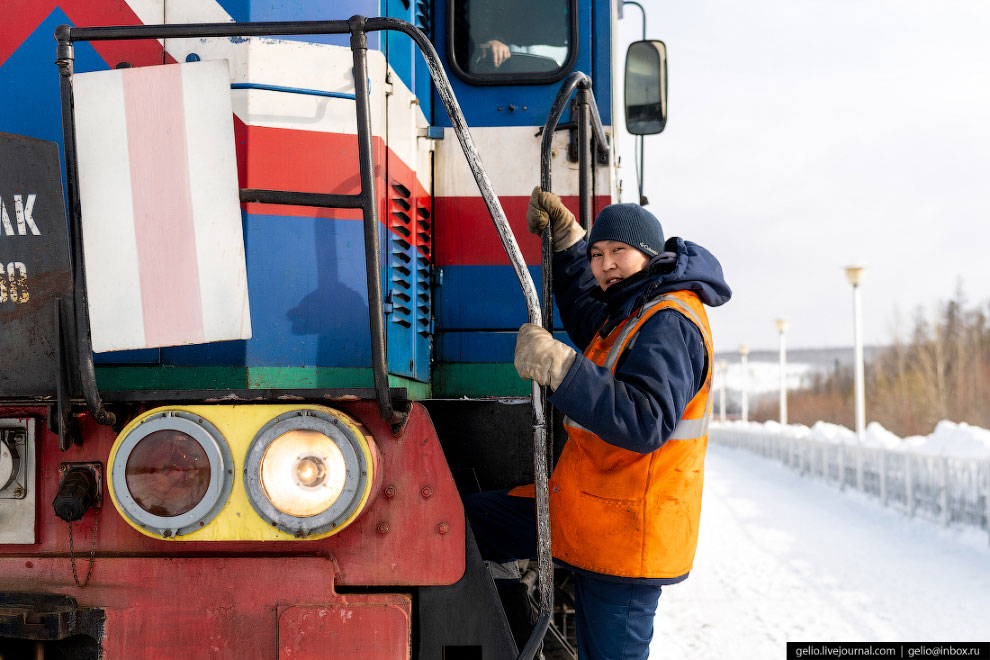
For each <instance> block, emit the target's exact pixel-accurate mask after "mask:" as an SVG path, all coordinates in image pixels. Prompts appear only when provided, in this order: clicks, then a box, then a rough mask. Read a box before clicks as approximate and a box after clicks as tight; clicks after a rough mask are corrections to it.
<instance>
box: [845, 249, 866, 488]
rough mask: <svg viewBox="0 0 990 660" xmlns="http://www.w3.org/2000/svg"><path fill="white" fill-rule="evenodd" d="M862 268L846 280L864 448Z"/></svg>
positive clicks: (859, 463) (859, 466)
mask: <svg viewBox="0 0 990 660" xmlns="http://www.w3.org/2000/svg"><path fill="white" fill-rule="evenodd" d="M863 270H864V269H863V267H862V266H849V267H848V268H846V279H847V280H849V283H850V284H852V288H853V333H854V334H855V352H856V355H855V358H854V359H855V364H854V365H853V371H854V372H855V374H856V392H855V394H856V435H857V437H858V438H859V446H860V447H862V446H863V440H864V436H865V435H866V393H865V391H864V390H865V389H866V388H865V383H864V381H865V378H864V377H863V370H864V367H863V320H862V316H863V313H862V305H861V303H860V297H859V283H860V282H861V281H862V280H863ZM862 456H863V455H862V452H860V451H857V452H856V486H857V488H859V490H863V458H862Z"/></svg>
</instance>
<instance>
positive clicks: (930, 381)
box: [753, 285, 990, 437]
mask: <svg viewBox="0 0 990 660" xmlns="http://www.w3.org/2000/svg"><path fill="white" fill-rule="evenodd" d="M895 325H896V326H898V327H895V329H894V331H893V339H892V342H891V344H890V345H889V346H888V347H886V348H884V349H881V350H879V351H878V352H877V353H876V354H875V355H874V358H873V360H872V361H871V362H869V363H868V364H867V365H866V418H867V423H869V422H870V421H876V422H879V423H880V424H881V425H883V426H884V427H885V428H887V429H888V430H890V431H892V432H893V433H895V434H897V435H899V436H901V437H905V436H908V435H927V434H929V433H931V432H932V430H933V429H934V428H935V425H936V424H937V423H938V422H939V421H940V420H943V419H948V420H952V421H954V422H967V423H969V424H973V425H976V426H982V427H984V428H990V302H984V303H982V304H981V305H976V306H969V305H968V304H967V301H966V299H965V295H964V293H963V290H962V286H961V285H960V286H959V287H957V290H956V295H955V297H954V298H953V299H952V300H949V301H947V302H940V303H938V304H937V305H936V310H935V312H934V314H931V315H928V314H926V313H925V311H924V310H923V309H921V308H919V309H917V310H916V311H915V313H914V316H913V319H912V321H911V323H910V326H908V327H907V328H904V329H905V330H907V332H906V333H903V334H902V328H901V327H900V326H901V323H896V322H895ZM777 417H778V410H777V406H776V404H774V403H771V402H767V403H765V404H763V405H761V406H760V407H759V408H758V409H757V410H756V411H755V414H754V415H753V418H754V419H756V420H761V421H762V420H767V419H776V418H777ZM819 420H824V421H827V422H833V423H836V424H842V425H843V426H846V427H849V428H853V426H854V424H855V422H854V411H853V374H852V367H839V366H838V365H837V366H836V368H835V369H834V370H833V371H832V372H831V373H819V374H816V375H814V376H813V377H812V378H811V382H810V383H809V385H808V386H807V387H806V388H804V389H801V390H797V391H794V392H791V393H790V396H789V398H788V421H789V422H791V423H798V424H807V425H811V424H814V423H815V422H816V421H819Z"/></svg>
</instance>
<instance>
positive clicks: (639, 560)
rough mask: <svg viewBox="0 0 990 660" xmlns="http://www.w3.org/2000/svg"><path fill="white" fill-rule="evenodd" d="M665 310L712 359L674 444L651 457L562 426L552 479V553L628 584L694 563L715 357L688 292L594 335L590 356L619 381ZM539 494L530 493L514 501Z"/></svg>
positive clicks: (701, 311) (571, 424)
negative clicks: (622, 366)
mask: <svg viewBox="0 0 990 660" xmlns="http://www.w3.org/2000/svg"><path fill="white" fill-rule="evenodd" d="M664 309H674V310H676V311H678V312H680V313H681V314H683V315H684V316H685V317H686V318H687V319H688V320H689V321H691V322H692V323H694V324H695V325H696V326H697V327H698V329H699V330H701V335H702V337H703V338H704V342H705V350H706V351H707V352H708V372H707V373H706V374H705V383H704V385H703V386H702V387H701V390H699V391H698V393H697V394H696V395H695V396H694V398H692V399H691V401H689V402H688V404H687V407H686V408H685V409H684V414H683V415H682V416H681V419H680V421H679V422H678V424H677V426H676V427H674V431H673V433H672V434H671V436H670V438H669V439H668V440H667V442H665V443H664V444H663V446H662V447H660V449H657V450H656V451H653V452H650V453H648V454H640V453H638V452H634V451H629V450H627V449H621V448H619V447H616V446H615V445H610V444H608V443H607V442H605V441H604V440H602V439H601V438H599V437H598V436H597V435H595V434H594V433H592V432H591V431H589V430H588V429H586V428H584V427H582V426H581V425H580V424H578V423H577V422H575V421H573V420H571V419H570V418H565V419H564V428H565V429H566V430H567V443H566V444H565V445H564V450H563V453H562V454H561V456H560V460H559V461H558V462H557V466H556V468H554V472H553V475H552V476H551V478H550V524H551V534H552V541H553V555H554V557H556V558H557V559H560V560H562V561H564V562H567V563H568V564H570V565H571V566H576V567H578V568H583V569H585V570H588V571H592V572H595V573H603V574H607V575H617V576H622V577H646V578H675V577H680V576H682V575H684V574H686V573H688V572H689V571H690V570H691V566H692V564H693V562H694V553H695V549H696V548H697V546H698V524H699V522H700V519H701V487H702V484H703V482H704V463H705V450H706V448H707V446H708V423H709V421H710V420H711V411H712V397H711V384H712V356H713V355H714V353H713V351H712V339H711V329H710V328H709V326H708V316H707V314H706V313H705V308H704V306H703V305H702V303H701V301H700V300H699V299H698V296H697V294H695V293H693V292H691V291H674V292H671V293H666V294H664V295H662V296H659V297H658V298H654V299H653V300H650V301H649V302H648V303H646V304H645V305H644V306H643V308H642V309H641V310H640V311H639V313H637V314H635V315H633V316H630V317H629V318H627V319H626V320H625V321H623V322H622V323H620V324H619V325H618V326H617V327H615V328H614V329H613V330H612V332H611V333H609V335H608V337H605V338H604V339H603V338H601V336H599V335H596V336H595V339H594V341H592V342H591V344H590V345H589V346H588V348H587V349H586V350H585V351H584V356H585V357H586V358H588V359H589V360H591V361H592V362H594V363H595V364H596V365H598V366H604V367H608V368H609V369H611V371H612V373H613V374H614V373H615V367H616V364H617V363H618V361H619V356H620V355H621V354H622V352H623V351H624V350H625V349H626V347H627V346H629V344H630V342H631V341H632V340H633V338H634V337H635V335H636V333H637V332H638V331H639V329H640V328H641V327H642V325H643V324H644V323H645V322H646V321H647V319H649V318H650V317H652V316H653V315H654V314H656V313H657V312H659V311H661V310H664ZM527 491H528V493H527ZM532 492H533V491H532V486H530V487H528V488H525V487H524V488H520V489H516V490H515V491H513V492H512V493H511V494H513V495H525V494H531V493H532Z"/></svg>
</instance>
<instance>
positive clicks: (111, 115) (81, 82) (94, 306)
mask: <svg viewBox="0 0 990 660" xmlns="http://www.w3.org/2000/svg"><path fill="white" fill-rule="evenodd" d="M73 80H74V88H75V117H76V151H77V154H78V161H79V197H80V203H81V207H82V224H83V249H84V253H85V259H86V285H87V289H88V293H89V314H90V326H91V328H92V335H93V350H94V351H96V352H102V351H113V350H121V349H124V348H132V347H135V346H144V344H145V341H144V321H143V317H142V309H141V289H140V283H139V278H138V263H137V241H136V239H135V233H134V207H133V205H132V200H131V171H130V165H129V163H128V149H127V129H126V121H125V118H124V97H123V87H122V85H121V72H120V71H97V72H94V73H81V74H78V75H76V76H75V77H74V79H73Z"/></svg>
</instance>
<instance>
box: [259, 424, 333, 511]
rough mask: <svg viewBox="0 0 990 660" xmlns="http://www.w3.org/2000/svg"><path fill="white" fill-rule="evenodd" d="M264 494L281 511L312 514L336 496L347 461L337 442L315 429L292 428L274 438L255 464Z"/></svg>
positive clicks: (322, 509)
mask: <svg viewBox="0 0 990 660" xmlns="http://www.w3.org/2000/svg"><path fill="white" fill-rule="evenodd" d="M259 471H260V474H259V477H260V479H261V487H262V488H263V489H264V491H265V496H266V497H267V498H268V500H269V501H270V502H271V503H272V505H274V506H275V508H276V509H278V510H279V511H281V512H282V513H287V514H289V515H290V516H297V517H300V518H303V517H309V516H315V515H316V514H318V513H322V512H323V511H325V510H326V509H327V508H329V507H330V506H331V505H332V504H333V503H334V502H335V501H337V498H338V497H340V493H341V491H342V490H343V489H344V483H345V481H346V479H347V464H346V463H345V462H344V455H343V454H342V453H341V451H340V449H339V448H338V447H337V444H336V443H335V442H334V441H333V440H332V439H330V438H329V437H327V436H326V435H324V434H323V433H320V432H319V431H313V430H302V429H300V430H294V431H288V432H286V433H283V434H282V435H280V436H278V437H277V438H275V439H274V440H273V441H272V442H271V444H270V445H268V448H267V449H266V450H265V454H264V456H263V457H262V459H261V465H260V466H259Z"/></svg>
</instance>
